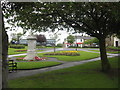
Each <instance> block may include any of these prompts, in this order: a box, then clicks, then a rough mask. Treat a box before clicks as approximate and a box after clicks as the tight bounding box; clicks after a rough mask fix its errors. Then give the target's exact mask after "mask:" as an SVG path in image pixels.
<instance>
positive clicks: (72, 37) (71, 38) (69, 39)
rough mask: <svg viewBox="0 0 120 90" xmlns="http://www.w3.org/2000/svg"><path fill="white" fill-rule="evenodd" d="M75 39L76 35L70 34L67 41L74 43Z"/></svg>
mask: <svg viewBox="0 0 120 90" xmlns="http://www.w3.org/2000/svg"><path fill="white" fill-rule="evenodd" d="M74 41H75V38H74V36H72V35H69V36H68V37H67V42H68V43H70V44H73V43H74Z"/></svg>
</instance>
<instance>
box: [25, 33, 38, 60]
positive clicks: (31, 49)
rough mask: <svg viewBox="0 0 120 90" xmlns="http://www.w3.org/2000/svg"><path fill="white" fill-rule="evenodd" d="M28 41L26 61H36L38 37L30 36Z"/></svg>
mask: <svg viewBox="0 0 120 90" xmlns="http://www.w3.org/2000/svg"><path fill="white" fill-rule="evenodd" d="M27 40H28V50H27V56H26V57H25V58H24V60H35V56H36V37H35V36H33V35H29V36H28V37H27Z"/></svg>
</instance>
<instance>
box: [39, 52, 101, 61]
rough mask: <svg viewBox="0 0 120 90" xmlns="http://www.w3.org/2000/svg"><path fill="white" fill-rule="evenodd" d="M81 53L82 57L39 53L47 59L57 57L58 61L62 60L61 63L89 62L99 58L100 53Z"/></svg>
mask: <svg viewBox="0 0 120 90" xmlns="http://www.w3.org/2000/svg"><path fill="white" fill-rule="evenodd" d="M58 52H60V51H58ZM79 53H80V56H62V55H44V54H45V53H39V54H38V55H39V56H45V57H56V58H57V59H58V60H61V61H81V60H87V59H92V58H96V57H99V53H92V52H85V51H80V52H79Z"/></svg>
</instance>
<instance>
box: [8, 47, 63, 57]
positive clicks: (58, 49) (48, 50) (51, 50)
mask: <svg viewBox="0 0 120 90" xmlns="http://www.w3.org/2000/svg"><path fill="white" fill-rule="evenodd" d="M60 50H63V48H56V51H60ZM53 51H54V50H53V49H52V48H51V49H46V50H45V51H41V52H37V53H45V52H53ZM26 54H27V53H23V54H15V55H8V57H9V58H11V57H16V56H22V55H26Z"/></svg>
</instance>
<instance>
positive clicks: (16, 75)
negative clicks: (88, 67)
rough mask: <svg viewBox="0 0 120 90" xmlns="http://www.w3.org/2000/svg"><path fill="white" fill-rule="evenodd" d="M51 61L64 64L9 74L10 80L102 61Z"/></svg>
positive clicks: (111, 55)
mask: <svg viewBox="0 0 120 90" xmlns="http://www.w3.org/2000/svg"><path fill="white" fill-rule="evenodd" d="M58 50H74V49H73V48H71V49H67V48H64V49H63V48H58V49H56V51H58ZM78 50H81V51H87V52H93V53H99V52H95V51H88V50H87V49H78ZM92 50H93V49H92ZM51 51H53V50H48V51H42V52H39V53H43V52H51ZM19 55H21V54H18V55H16V56H19ZM109 55H110V56H108V57H114V56H118V54H109ZM12 56H13V55H12ZM12 56H11V55H10V56H9V57H12ZM49 59H50V61H57V62H62V63H63V64H61V65H57V66H53V67H46V68H42V69H35V70H18V72H13V73H9V75H8V79H15V78H19V77H24V76H31V75H34V74H38V73H43V72H47V71H52V70H58V69H62V68H68V67H72V66H75V65H80V64H83V63H87V62H91V61H97V60H100V57H98V58H94V59H90V60H84V61H75V62H65V61H59V60H57V59H56V58H49Z"/></svg>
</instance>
